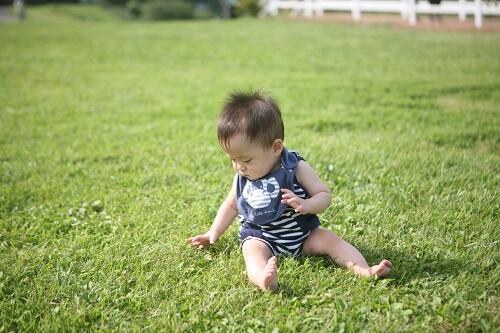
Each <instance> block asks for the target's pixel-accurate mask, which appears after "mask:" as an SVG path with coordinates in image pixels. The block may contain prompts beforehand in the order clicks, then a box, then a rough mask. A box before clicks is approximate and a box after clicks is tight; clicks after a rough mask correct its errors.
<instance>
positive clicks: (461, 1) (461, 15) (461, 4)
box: [458, 0, 467, 22]
mask: <svg viewBox="0 0 500 333" xmlns="http://www.w3.org/2000/svg"><path fill="white" fill-rule="evenodd" d="M466 18H467V14H466V13H465V0H458V19H459V20H460V21H462V22H463V21H465V19H466Z"/></svg>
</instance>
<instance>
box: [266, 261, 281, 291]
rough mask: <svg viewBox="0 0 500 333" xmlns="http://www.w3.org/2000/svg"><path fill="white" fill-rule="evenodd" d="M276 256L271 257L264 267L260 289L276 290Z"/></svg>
mask: <svg viewBox="0 0 500 333" xmlns="http://www.w3.org/2000/svg"><path fill="white" fill-rule="evenodd" d="M277 261H278V260H277V259H276V257H271V258H270V259H269V260H268V261H267V265H266V267H264V279H263V281H262V289H264V290H272V291H277V290H278V274H277V272H278V266H277V264H276V263H277Z"/></svg>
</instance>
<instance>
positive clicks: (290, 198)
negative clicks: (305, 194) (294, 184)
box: [281, 188, 309, 214]
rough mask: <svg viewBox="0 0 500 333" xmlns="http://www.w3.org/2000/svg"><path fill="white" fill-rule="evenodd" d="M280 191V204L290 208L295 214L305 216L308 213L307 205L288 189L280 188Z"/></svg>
mask: <svg viewBox="0 0 500 333" xmlns="http://www.w3.org/2000/svg"><path fill="white" fill-rule="evenodd" d="M281 191H282V192H283V195H282V196H281V203H282V204H286V205H288V206H290V207H292V208H293V209H295V212H296V213H300V214H307V213H308V212H309V205H308V204H307V201H306V200H304V199H302V198H299V197H298V196H296V195H295V193H293V192H292V191H290V190H289V189H286V188H282V189H281Z"/></svg>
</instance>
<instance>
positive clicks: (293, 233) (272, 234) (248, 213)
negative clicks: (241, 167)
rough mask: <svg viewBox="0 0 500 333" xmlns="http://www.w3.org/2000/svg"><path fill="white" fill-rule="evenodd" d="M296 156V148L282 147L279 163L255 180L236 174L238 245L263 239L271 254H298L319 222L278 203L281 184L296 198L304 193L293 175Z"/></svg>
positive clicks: (297, 156) (305, 196)
mask: <svg viewBox="0 0 500 333" xmlns="http://www.w3.org/2000/svg"><path fill="white" fill-rule="evenodd" d="M300 160H303V158H302V157H300V156H299V155H298V154H297V153H296V152H293V151H288V150H287V149H285V148H284V149H283V152H282V153H281V167H280V168H279V169H277V170H275V171H272V172H271V173H269V174H267V175H266V176H264V177H262V178H260V179H258V180H253V181H251V180H249V179H247V178H245V177H243V176H240V175H239V174H237V175H236V177H237V181H236V199H237V205H238V212H239V217H240V222H241V227H240V231H239V236H238V238H239V240H240V242H241V245H243V243H244V242H245V241H247V240H249V239H258V240H259V241H262V242H264V243H265V244H266V245H267V246H268V247H269V249H270V250H271V251H272V253H273V255H278V254H289V255H292V256H300V255H302V248H303V245H304V242H305V240H306V239H307V237H308V236H309V234H310V233H311V230H313V229H314V228H316V227H318V226H319V218H318V216H317V215H315V214H306V215H302V214H300V213H296V212H295V210H294V209H293V208H292V207H290V206H288V205H284V204H282V203H281V196H282V192H281V189H282V188H286V189H289V190H292V191H293V192H294V193H295V194H296V195H297V196H298V197H300V198H304V199H306V198H309V195H308V193H307V192H306V190H305V189H304V188H303V187H302V185H301V184H300V183H299V181H298V179H297V177H295V169H296V168H297V165H298V163H299V161H300Z"/></svg>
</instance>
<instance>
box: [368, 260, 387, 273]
mask: <svg viewBox="0 0 500 333" xmlns="http://www.w3.org/2000/svg"><path fill="white" fill-rule="evenodd" d="M391 268H392V263H391V262H390V261H389V260H385V259H384V260H382V261H381V262H380V264H378V265H374V266H372V267H370V268H368V272H367V273H368V274H367V275H368V276H370V275H376V276H378V277H385V276H387V275H389V272H390V271H391Z"/></svg>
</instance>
